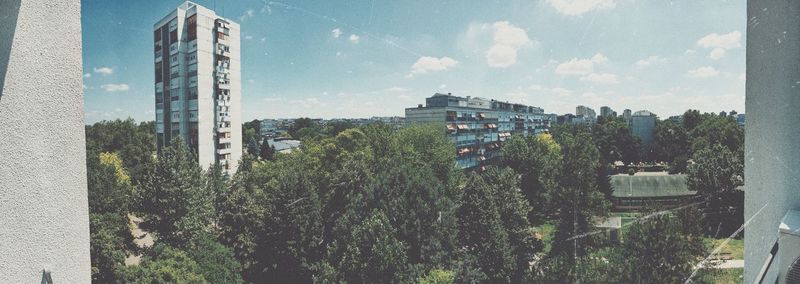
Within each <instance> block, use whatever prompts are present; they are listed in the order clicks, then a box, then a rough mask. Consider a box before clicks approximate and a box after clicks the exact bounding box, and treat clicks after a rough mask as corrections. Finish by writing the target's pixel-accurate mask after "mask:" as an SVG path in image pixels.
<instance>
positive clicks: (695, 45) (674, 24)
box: [82, 0, 746, 123]
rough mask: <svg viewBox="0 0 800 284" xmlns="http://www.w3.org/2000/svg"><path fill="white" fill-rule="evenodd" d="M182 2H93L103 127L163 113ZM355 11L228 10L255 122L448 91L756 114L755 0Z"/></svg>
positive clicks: (91, 64) (551, 104) (247, 108)
mask: <svg viewBox="0 0 800 284" xmlns="http://www.w3.org/2000/svg"><path fill="white" fill-rule="evenodd" d="M182 2H183V1H166V2H163V3H162V2H157V1H151V2H147V1H142V2H136V3H106V2H103V1H84V2H83V5H82V10H83V11H82V13H83V14H84V17H82V22H83V27H84V28H83V34H84V39H85V41H84V46H83V48H84V55H85V56H84V73H85V75H84V85H85V90H84V91H85V94H86V96H85V97H86V98H85V112H86V122H87V123H92V122H96V121H99V120H107V119H115V118H126V117H132V118H134V119H136V120H139V121H142V120H153V116H154V108H153V104H152V101H153V91H152V83H153V79H152V76H151V75H150V74H152V73H151V72H152V71H150V69H151V67H149V64H147V63H146V62H145V61H144V60H139V59H140V58H148V57H149V54H150V53H149V50H150V48H151V47H149V46H148V44H146V43H149V42H151V41H152V34H151V32H149V28H150V27H151V26H152V23H153V22H155V21H157V20H158V19H160V17H162V16H163V11H167V10H169V9H170V8H171V7H175V6H177V5H179V4H180V3H182ZM195 2H197V3H198V4H200V5H204V6H207V7H210V8H214V6H215V3H214V1H195ZM341 6H342V4H341V3H338V2H307V3H302V4H287V3H283V2H264V1H242V2H236V3H225V4H224V5H223V4H222V3H216V9H217V10H220V11H221V15H223V16H225V17H228V18H231V19H233V20H235V21H238V22H239V23H240V24H241V28H242V58H243V61H242V118H243V121H249V120H252V119H261V118H288V117H301V116H304V117H320V118H345V117H370V116H402V115H403V111H404V109H405V108H407V107H413V106H416V105H417V104H419V103H422V102H424V98H426V97H429V96H431V95H432V94H434V93H436V92H442V93H448V92H450V93H453V95H458V96H477V97H485V98H496V99H499V100H504V101H509V102H512V103H523V104H528V105H533V106H538V107H542V108H544V109H545V112H547V113H558V114H563V113H573V112H574V110H575V107H576V106H577V105H586V106H589V107H592V108H594V109H599V108H600V106H604V105H607V106H610V107H611V108H612V109H615V110H618V111H621V110H623V109H632V110H634V111H636V110H640V109H647V110H650V111H652V112H654V113H656V114H658V115H659V116H660V117H662V118H665V117H669V116H670V115H675V114H680V113H682V112H683V111H684V110H686V109H689V108H693V109H699V110H701V111H707V112H719V111H721V110H725V111H730V110H732V109H735V110H737V111H738V112H740V113H744V112H745V110H744V75H743V74H744V69H745V68H744V63H745V62H744V53H745V52H744V46H743V39H744V37H745V23H746V19H745V13H746V9H745V5H744V3H738V2H736V1H713V2H703V3H693V2H690V1H682V2H678V3H675V2H673V3H633V2H632V1H612V0H606V1H575V2H570V1H539V2H535V3H527V2H522V1H514V2H511V3H509V4H502V5H501V4H499V3H479V2H474V3H469V4H465V5H460V6H454V5H452V4H448V3H428V4H424V5H423V4H422V3H379V2H371V1H361V2H355V3H352V4H350V5H346V6H344V7H345V8H346V9H341ZM334 8H337V9H334ZM723 14H724V15H727V16H726V17H715V15H723ZM687 19H691V20H687ZM133 39H136V40H133ZM665 102H666V103H665Z"/></svg>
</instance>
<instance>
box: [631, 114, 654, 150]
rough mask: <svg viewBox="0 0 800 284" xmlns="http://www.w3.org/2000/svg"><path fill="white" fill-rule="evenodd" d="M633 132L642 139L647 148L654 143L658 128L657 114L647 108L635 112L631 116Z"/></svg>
mask: <svg viewBox="0 0 800 284" xmlns="http://www.w3.org/2000/svg"><path fill="white" fill-rule="evenodd" d="M630 123H631V134H633V136H636V137H639V139H641V140H642V146H643V147H645V149H647V148H648V147H650V145H652V144H653V133H654V132H655V130H656V115H655V114H653V113H652V112H649V111H646V110H640V111H637V112H634V113H633V115H632V116H631V122H630Z"/></svg>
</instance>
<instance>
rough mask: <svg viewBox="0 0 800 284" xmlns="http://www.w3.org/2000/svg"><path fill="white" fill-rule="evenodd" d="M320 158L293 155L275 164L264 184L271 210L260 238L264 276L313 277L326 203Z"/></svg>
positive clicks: (281, 279)
mask: <svg viewBox="0 0 800 284" xmlns="http://www.w3.org/2000/svg"><path fill="white" fill-rule="evenodd" d="M318 165H319V163H318V161H317V160H314V159H313V158H312V157H309V156H306V155H290V156H288V157H287V158H286V159H285V160H279V161H277V162H276V163H275V164H274V165H271V167H267V168H257V169H261V170H268V171H273V172H274V174H275V176H274V179H272V180H270V181H269V182H268V183H267V184H266V186H265V187H263V190H264V193H265V196H266V201H265V203H266V204H265V206H266V208H268V211H267V212H266V214H265V215H264V221H263V228H264V230H263V231H261V232H262V235H260V236H258V237H257V239H256V243H257V246H258V247H259V251H260V255H258V256H257V257H258V260H257V261H258V262H260V265H261V267H263V268H264V269H263V273H262V275H261V278H260V279H272V280H274V281H276V282H280V283H306V282H309V281H311V280H312V277H311V271H310V268H311V267H312V265H313V264H314V263H316V262H317V261H319V260H320V258H321V248H320V247H319V245H320V244H321V243H322V237H323V236H322V215H321V214H322V204H321V202H320V199H319V195H318V192H319V191H318V190H319V187H318V183H317V182H318V181H319V179H318V178H316V177H317V176H316V175H314V173H318Z"/></svg>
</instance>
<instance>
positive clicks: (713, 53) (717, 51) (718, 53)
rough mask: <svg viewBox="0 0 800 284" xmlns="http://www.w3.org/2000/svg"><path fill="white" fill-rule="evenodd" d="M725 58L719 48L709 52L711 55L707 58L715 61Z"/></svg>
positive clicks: (723, 52) (722, 50)
mask: <svg viewBox="0 0 800 284" xmlns="http://www.w3.org/2000/svg"><path fill="white" fill-rule="evenodd" d="M724 56H725V49H724V48H721V47H717V48H714V49H713V50H711V53H709V54H708V58H711V59H714V60H717V59H720V58H722V57H724Z"/></svg>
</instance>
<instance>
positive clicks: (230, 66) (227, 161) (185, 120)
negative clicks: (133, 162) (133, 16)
mask: <svg viewBox="0 0 800 284" xmlns="http://www.w3.org/2000/svg"><path fill="white" fill-rule="evenodd" d="M153 37H154V38H153V40H154V50H155V51H154V55H155V104H156V143H157V146H158V149H159V152H160V151H161V149H162V148H163V147H166V146H169V145H170V142H171V141H172V139H174V138H176V137H180V138H182V139H183V141H184V142H185V143H186V144H187V145H188V146H189V148H190V149H192V151H193V152H195V153H196V154H197V157H198V162H199V164H200V165H201V166H202V167H204V168H207V167H208V166H210V165H212V164H215V163H219V164H220V165H221V166H222V167H223V169H225V171H226V172H227V173H229V174H232V173H234V172H235V171H236V166H237V164H238V161H239V159H240V158H241V156H242V142H241V141H242V138H241V135H242V133H241V132H242V131H241V127H240V125H241V124H242V122H241V111H240V99H241V80H240V78H241V76H240V72H239V70H240V69H239V68H240V67H239V66H240V63H239V46H240V41H239V24H237V23H235V22H233V21H231V20H228V19H225V18H222V17H220V16H218V15H217V14H216V13H215V12H214V11H212V10H209V9H208V8H205V7H203V6H200V5H197V4H195V3H192V2H188V1H187V2H184V3H183V4H181V5H180V6H178V7H177V9H175V10H174V11H172V12H170V13H169V14H168V15H167V16H165V17H164V18H163V19H161V20H160V21H158V22H156V24H155V25H154V26H153Z"/></svg>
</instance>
